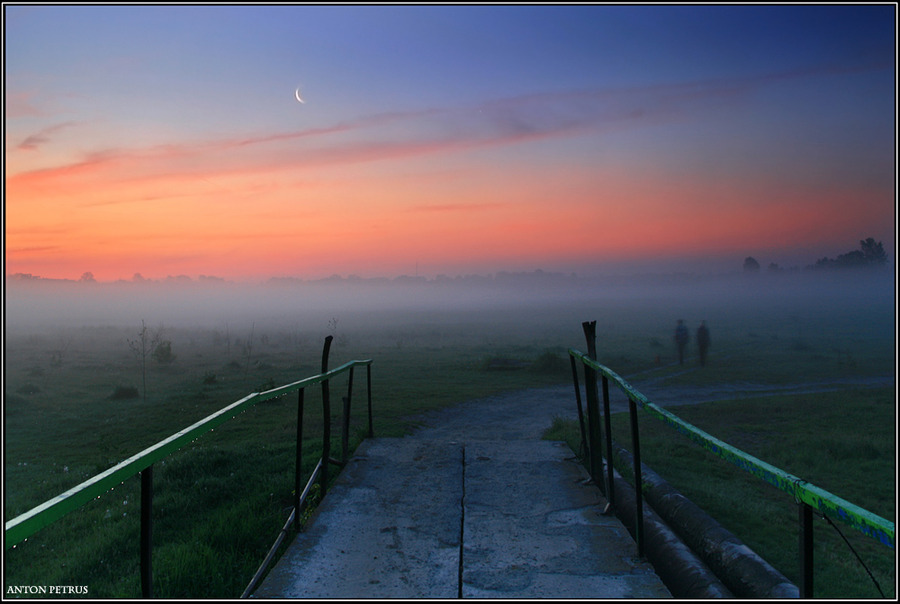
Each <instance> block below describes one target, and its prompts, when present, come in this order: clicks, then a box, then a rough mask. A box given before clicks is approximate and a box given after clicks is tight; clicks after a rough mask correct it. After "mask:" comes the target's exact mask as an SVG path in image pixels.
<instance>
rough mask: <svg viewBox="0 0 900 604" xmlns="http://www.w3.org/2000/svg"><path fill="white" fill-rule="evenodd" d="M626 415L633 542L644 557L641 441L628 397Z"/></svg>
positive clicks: (632, 400) (633, 409) (634, 413)
mask: <svg viewBox="0 0 900 604" xmlns="http://www.w3.org/2000/svg"><path fill="white" fill-rule="evenodd" d="M628 414H629V415H630V417H631V449H632V451H631V458H632V462H633V465H634V505H635V508H634V540H635V541H636V542H637V549H638V556H640V557H642V558H643V557H644V489H643V482H644V481H643V480H642V478H641V440H640V434H639V431H638V417H637V404H635V402H634V399H633V398H631V397H628Z"/></svg>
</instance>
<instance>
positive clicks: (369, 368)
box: [366, 363, 375, 438]
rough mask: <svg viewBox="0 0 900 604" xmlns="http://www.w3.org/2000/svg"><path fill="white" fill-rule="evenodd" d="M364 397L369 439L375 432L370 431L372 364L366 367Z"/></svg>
mask: <svg viewBox="0 0 900 604" xmlns="http://www.w3.org/2000/svg"><path fill="white" fill-rule="evenodd" d="M366 397H367V398H368V406H369V438H375V431H374V430H373V429H372V364H371V363H369V364H368V365H366Z"/></svg>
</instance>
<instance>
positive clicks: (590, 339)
mask: <svg viewBox="0 0 900 604" xmlns="http://www.w3.org/2000/svg"><path fill="white" fill-rule="evenodd" d="M581 326H582V328H583V329H584V337H585V339H586V340H587V349H588V357H589V358H590V359H592V360H595V361H596V360H597V342H596V339H597V337H596V334H597V322H596V321H585V322H584V323H582V324H581ZM584 389H585V397H586V398H587V416H588V449H589V451H590V461H591V463H590V470H591V478H593V480H594V484H596V485H597V486H598V487H599V488H601V489H602V488H603V460H602V459H601V457H600V401H599V397H598V396H597V371H596V370H595V369H594V368H592V367H589V366H587V365H585V366H584Z"/></svg>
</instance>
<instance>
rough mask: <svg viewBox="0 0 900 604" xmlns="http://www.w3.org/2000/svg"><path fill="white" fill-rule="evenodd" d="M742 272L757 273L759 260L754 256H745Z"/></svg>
mask: <svg viewBox="0 0 900 604" xmlns="http://www.w3.org/2000/svg"><path fill="white" fill-rule="evenodd" d="M744 272H745V273H758V272H759V262H757V261H756V258H754V257H753V256H747V257H746V258H745V259H744Z"/></svg>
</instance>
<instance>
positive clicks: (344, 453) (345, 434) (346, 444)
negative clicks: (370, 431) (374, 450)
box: [341, 367, 354, 464]
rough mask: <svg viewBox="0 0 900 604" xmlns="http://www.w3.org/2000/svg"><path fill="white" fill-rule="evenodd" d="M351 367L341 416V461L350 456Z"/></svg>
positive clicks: (345, 461)
mask: <svg viewBox="0 0 900 604" xmlns="http://www.w3.org/2000/svg"><path fill="white" fill-rule="evenodd" d="M353 369H354V367H351V368H350V378H349V380H348V382H347V396H346V397H345V398H344V416H343V417H342V418H341V419H342V423H341V463H344V464H345V463H347V461H348V460H349V458H350V403H351V397H352V396H353Z"/></svg>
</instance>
